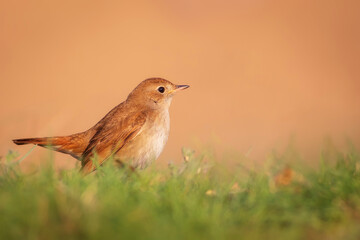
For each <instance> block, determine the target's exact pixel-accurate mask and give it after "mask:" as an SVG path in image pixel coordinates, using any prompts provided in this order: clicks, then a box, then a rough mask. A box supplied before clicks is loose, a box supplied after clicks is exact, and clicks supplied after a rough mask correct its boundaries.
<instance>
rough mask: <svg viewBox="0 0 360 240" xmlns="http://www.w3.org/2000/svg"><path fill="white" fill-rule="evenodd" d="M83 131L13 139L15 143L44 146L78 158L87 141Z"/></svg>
mask: <svg viewBox="0 0 360 240" xmlns="http://www.w3.org/2000/svg"><path fill="white" fill-rule="evenodd" d="M86 135H87V134H85V133H78V134H74V135H70V136H65V137H44V138H22V139H14V140H13V142H14V143H15V144H17V145H24V144H35V145H38V146H41V147H46V148H49V149H51V150H54V151H58V152H62V153H67V154H70V155H71V156H73V157H74V158H76V159H79V158H80V157H81V155H82V153H83V152H84V150H85V148H86V146H87V145H88V143H89V140H90V139H88V137H87V136H86Z"/></svg>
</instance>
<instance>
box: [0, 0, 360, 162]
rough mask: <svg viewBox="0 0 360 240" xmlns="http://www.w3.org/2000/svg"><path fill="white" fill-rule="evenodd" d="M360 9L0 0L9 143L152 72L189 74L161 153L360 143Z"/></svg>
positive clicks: (61, 127)
mask: <svg viewBox="0 0 360 240" xmlns="http://www.w3.org/2000/svg"><path fill="white" fill-rule="evenodd" d="M359 9H360V1H329V0H322V1H303V0H294V1H286V0H280V1H264V0H255V1H235V0H230V1H220V0H214V1H206V2H205V1H191V0H183V1H164V0H156V1H146V0H141V1H114V2H111V1H1V3H0V31H1V38H0V52H1V54H0V69H1V70H0V89H1V95H0V98H1V101H0V110H1V111H0V112H1V114H0V155H2V156H4V155H5V154H6V153H7V151H8V150H9V149H13V150H16V151H19V152H20V154H24V153H26V152H27V151H29V149H30V148H31V147H30V146H15V145H14V144H13V143H12V142H11V139H14V138H22V137H36V136H48V135H67V134H71V133H75V132H80V131H83V130H86V129H88V128H90V127H91V126H92V125H94V124H95V123H96V122H97V121H98V120H100V119H101V118H102V117H103V116H104V115H105V114H106V113H107V112H108V111H110V110H111V109H112V108H113V107H114V106H116V105H117V104H119V103H120V102H122V101H123V100H125V99H126V97H127V94H128V93H129V92H130V91H131V90H132V89H133V88H134V87H135V86H136V85H137V84H138V83H139V82H140V81H142V80H143V79H145V78H149V77H163V78H166V79H168V80H170V81H172V82H174V83H177V84H189V85H191V88H190V89H188V90H186V91H184V92H181V94H178V96H176V97H175V98H174V100H173V104H172V106H171V113H170V114H171V132H170V137H169V141H168V144H167V146H166V147H165V150H164V152H163V154H162V156H161V158H160V159H159V162H160V164H161V163H166V162H167V161H169V160H175V161H178V160H180V159H181V151H180V149H181V147H182V146H188V147H194V148H197V147H198V146H199V145H201V144H203V145H207V144H209V145H212V146H214V148H219V149H225V150H226V149H233V150H235V151H238V152H239V153H247V152H248V151H249V149H251V150H252V151H251V154H250V156H249V157H251V158H253V159H264V157H265V156H266V154H267V153H269V152H270V151H271V149H273V148H277V149H280V150H281V149H283V148H284V147H285V146H286V144H287V143H288V142H289V139H290V138H291V136H295V139H296V144H297V146H298V148H299V150H300V151H301V152H303V153H305V154H307V153H311V152H317V153H318V152H319V150H320V146H321V144H322V142H323V139H324V137H325V136H331V137H332V138H333V139H334V140H335V141H336V142H339V143H340V144H341V143H343V142H344V140H345V139H346V138H350V139H352V141H353V142H354V143H355V145H357V146H359V143H360V124H359V123H360V94H359V93H360V65H359V63H360V14H359ZM199 143H200V144H199ZM47 151H48V150H45V149H42V148H37V149H36V150H35V151H34V152H33V153H32V154H31V156H30V157H29V158H28V159H27V160H26V161H25V162H24V164H33V163H36V162H38V159H39V157H38V156H44V155H46V154H48V152H47ZM55 157H56V165H57V166H58V167H69V166H71V167H72V166H73V165H74V162H75V159H73V158H72V157H70V156H67V155H62V154H60V153H56V154H55Z"/></svg>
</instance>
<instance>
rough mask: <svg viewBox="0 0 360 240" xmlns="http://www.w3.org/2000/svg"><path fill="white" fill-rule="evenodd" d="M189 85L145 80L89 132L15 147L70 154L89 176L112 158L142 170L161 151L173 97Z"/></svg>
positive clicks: (22, 141) (32, 140)
mask: <svg viewBox="0 0 360 240" xmlns="http://www.w3.org/2000/svg"><path fill="white" fill-rule="evenodd" d="M188 87H190V86H189V85H176V84H173V83H171V82H170V81H168V80H166V79H163V78H148V79H145V80H144V81H142V82H141V83H140V84H139V85H137V87H135V89H134V90H133V91H132V92H131V93H130V94H129V95H128V97H127V98H126V100H125V101H123V102H122V103H120V104H119V105H117V106H116V107H114V108H113V109H112V110H111V111H110V112H109V113H107V114H106V115H105V116H104V117H103V118H102V119H101V120H100V121H99V122H98V123H96V124H95V125H94V126H93V127H91V128H90V129H88V130H86V131H84V132H80V133H75V134H72V135H68V136H54V137H40V138H23V139H14V140H13V142H14V143H15V144H17V145H24V144H35V145H38V146H41V147H45V148H49V149H51V150H55V151H57V152H61V153H65V154H69V155H71V156H72V157H74V158H76V159H77V160H80V161H81V169H80V171H81V172H82V173H84V174H85V175H86V174H89V173H91V172H93V171H95V170H96V169H97V167H98V166H101V165H102V164H103V163H104V162H106V160H108V159H110V158H111V157H112V158H114V159H116V161H118V162H120V163H122V164H128V165H129V166H130V167H131V168H132V169H136V168H139V169H144V168H146V167H147V166H148V165H150V164H151V163H152V162H153V161H154V160H156V159H157V158H158V157H159V155H160V154H161V152H162V151H163V149H164V146H165V144H166V142H167V140H168V136H169V131H170V116H169V107H170V104H171V101H172V98H173V96H174V95H175V94H176V93H177V92H179V91H181V90H184V89H187V88H188Z"/></svg>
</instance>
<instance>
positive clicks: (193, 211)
mask: <svg viewBox="0 0 360 240" xmlns="http://www.w3.org/2000/svg"><path fill="white" fill-rule="evenodd" d="M290 155H291V154H290ZM290 155H288V156H280V157H279V156H276V154H275V155H273V157H272V158H271V161H270V160H268V161H267V162H266V163H264V164H263V165H260V166H258V167H243V166H241V165H239V166H237V167H235V168H232V169H231V170H229V169H226V168H225V167H222V165H221V164H219V163H216V162H215V161H214V162H211V161H210V162H209V161H207V160H206V158H207V157H205V155H194V154H193V153H191V151H188V152H187V153H185V159H186V161H184V163H183V164H181V165H179V166H175V165H171V166H169V168H168V169H160V170H158V169H155V168H154V167H150V168H149V169H147V170H144V171H139V172H137V173H131V171H129V170H128V169H127V168H123V169H118V168H114V167H112V165H111V164H107V165H105V166H103V167H101V168H100V169H99V170H98V171H97V172H95V173H94V174H92V175H89V176H86V177H82V176H81V174H79V173H78V170H77V169H74V170H71V171H62V172H60V173H59V172H56V171H55V170H54V169H53V167H52V165H51V161H50V160H49V164H48V166H44V167H42V168H41V169H39V170H38V171H37V172H35V173H24V172H22V171H21V170H20V168H19V162H17V161H16V159H17V156H16V155H14V154H13V153H9V155H7V156H6V158H5V159H2V160H1V162H0V163H1V165H0V239H157V240H159V239H359V238H360V228H359V226H360V156H359V155H358V153H357V152H356V151H355V150H349V151H347V152H337V151H334V150H327V151H325V152H323V154H322V157H321V159H320V161H318V162H319V166H318V167H315V168H310V167H307V166H305V165H304V164H299V162H297V163H294V162H291V159H289V158H292V157H291V156H290ZM235 160H236V159H235ZM288 160H289V161H288ZM239 161H240V160H239Z"/></svg>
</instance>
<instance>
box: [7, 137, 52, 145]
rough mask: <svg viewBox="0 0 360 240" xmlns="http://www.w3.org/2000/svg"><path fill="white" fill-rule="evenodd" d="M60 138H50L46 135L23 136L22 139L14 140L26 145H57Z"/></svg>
mask: <svg viewBox="0 0 360 240" xmlns="http://www.w3.org/2000/svg"><path fill="white" fill-rule="evenodd" d="M58 139H59V138H58V137H56V138H48V137H44V138H21V139H14V140H13V142H14V143H15V144H16V145H25V144H35V145H39V146H45V145H48V146H51V145H57V144H59V143H58V142H59V140H58Z"/></svg>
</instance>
